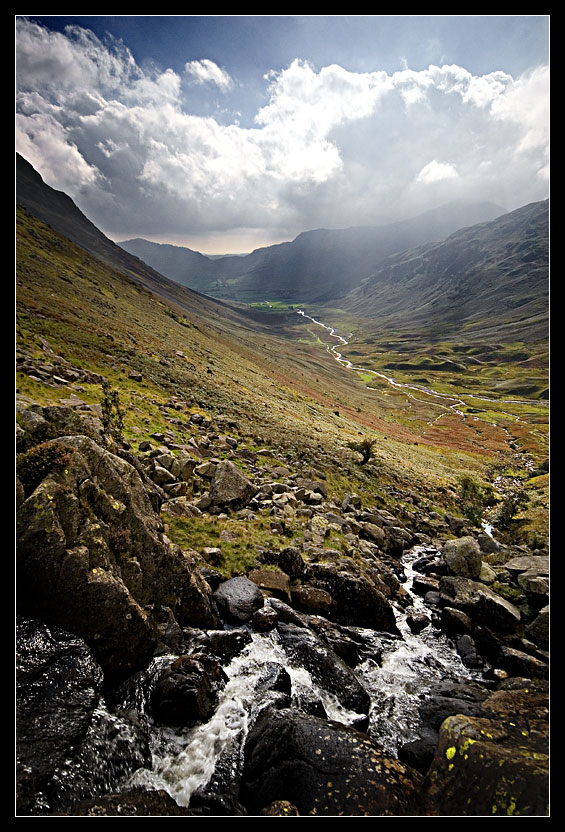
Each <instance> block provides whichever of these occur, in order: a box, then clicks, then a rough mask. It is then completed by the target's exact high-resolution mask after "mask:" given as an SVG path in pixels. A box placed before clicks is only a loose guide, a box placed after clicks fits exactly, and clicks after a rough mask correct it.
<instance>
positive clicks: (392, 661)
mask: <svg viewBox="0 0 565 832" xmlns="http://www.w3.org/2000/svg"><path fill="white" fill-rule="evenodd" d="M423 551H425V547H415V548H414V549H413V550H411V551H410V552H409V553H407V555H406V557H405V560H404V564H403V565H404V568H405V573H406V583H405V587H406V589H407V591H408V592H410V587H411V582H412V567H411V564H412V562H413V561H414V560H415V559H416V558H418V557H419V556H421V555H422V553H423ZM412 609H413V610H414V609H416V611H425V610H426V609H427V608H426V606H425V604H424V602H423V600H422V599H421V598H419V597H418V596H413V608H412ZM428 612H429V610H428ZM397 625H398V628H399V631H400V634H401V635H400V636H391V635H388V634H382V633H376V632H373V631H370V630H365V629H357V628H348V630H349V631H351V630H352V629H354V630H356V632H357V633H358V635H359V636H360V637H361V638H362V640H363V642H364V643H365V644H366V645H368V646H369V647H370V644H371V642H372V641H374V644H375V651H374V652H375V655H377V653H378V652H381V653H382V655H381V658H380V659H379V660H378V661H377V660H375V659H373V658H369V659H365V661H363V662H362V663H361V664H360V665H358V666H357V667H356V668H355V674H356V675H357V678H358V679H359V681H360V682H361V684H362V685H363V686H364V687H365V689H366V690H367V692H368V693H369V694H370V697H371V709H370V714H369V726H368V728H367V733H368V734H369V735H370V736H371V737H372V738H373V739H374V740H376V741H377V742H379V743H380V744H381V745H382V746H383V747H384V748H385V749H386V750H387V751H388V752H389V753H390V754H391V755H392V756H396V755H397V752H398V749H399V748H400V747H401V746H402V745H403V744H404V743H406V742H409V741H411V740H413V739H416V738H417V737H418V729H419V718H418V704H419V703H420V702H421V700H422V697H423V696H425V694H426V691H427V690H428V688H429V687H430V686H433V684H434V683H436V684H437V683H438V682H440V681H445V680H446V679H447V678H453V679H461V678H465V679H471V678H472V673H471V671H469V670H467V669H466V668H465V667H464V666H463V664H462V663H461V660H460V658H459V656H458V654H457V652H456V651H455V649H454V648H453V646H452V645H451V644H450V643H449V641H448V640H447V639H446V638H445V636H443V635H442V634H441V633H440V632H439V631H438V630H436V629H435V628H434V627H433V626H432V624H430V625H429V626H427V627H426V628H425V629H424V630H423V631H422V632H421V633H420V634H418V635H415V634H413V633H412V632H411V631H410V628H409V626H408V624H407V623H406V613H405V612H403V611H401V610H397ZM367 652H368V653H370V652H371V650H370V649H368V651H367ZM168 660H169V657H162V658H160V659H158V660H157V661H155V662H153V664H152V665H151V666H150V668H148V670H147V671H146V672H145V673H144V674H140V675H139V678H138V684H137V685H136V686H134V687H132V688H131V689H130V691H129V693H128V694H127V695H126V697H125V698H124V701H123V702H122V704H121V710H123V711H125V712H127V711H128V709H130V711H132V710H134V711H136V712H137V714H138V715H139V718H140V719H141V720H142V721H143V722H144V727H145V729H146V731H147V732H148V733H149V736H150V751H151V759H152V762H151V765H148V766H146V767H142V768H139V769H138V770H137V771H136V772H135V774H134V775H133V777H132V778H131V779H130V781H129V784H128V785H141V786H144V787H146V788H151V789H164V790H165V791H166V792H168V794H169V795H171V797H173V798H174V800H175V801H176V802H177V803H178V804H179V805H180V806H188V804H189V802H190V800H191V797H192V795H193V794H194V793H195V792H196V791H197V790H198V789H200V788H202V787H205V786H206V785H207V784H209V783H210V782H211V781H213V779H214V777H216V778H217V777H218V776H220V777H221V781H222V783H224V784H226V783H230V782H232V783H234V782H235V783H237V782H238V778H239V775H240V774H241V770H242V766H243V747H244V744H245V738H246V736H247V733H248V731H249V728H250V727H251V725H252V724H253V722H254V720H255V718H256V717H257V715H258V714H259V712H260V711H262V710H263V709H264V708H265V707H266V706H267V705H268V704H269V703H270V702H273V703H276V701H277V698H278V697H280V696H281V694H277V692H276V691H273V690H270V689H268V687H266V686H265V684H264V682H265V675H266V668H269V667H272V666H273V665H274V664H275V665H280V666H281V667H283V668H285V669H286V671H287V672H288V674H289V675H290V679H291V682H292V699H293V700H294V701H296V700H297V699H298V698H300V697H301V696H303V695H307V696H309V697H310V699H311V700H312V698H314V699H319V700H321V702H322V703H323V705H324V708H325V710H326V713H327V715H328V717H329V719H332V720H336V721H338V722H341V723H344V724H348V725H354V724H355V723H356V722H358V720H359V714H356V713H353V712H351V711H347V710H346V709H345V708H344V707H343V706H341V705H340V703H339V702H338V701H337V699H336V698H335V696H332V695H331V694H330V693H328V692H327V691H325V690H324V689H323V688H321V687H320V685H319V684H317V683H316V682H314V681H313V679H312V677H311V676H310V674H309V673H308V671H307V670H305V669H304V667H301V666H300V665H298V664H297V663H296V662H295V661H293V660H292V659H291V658H289V655H288V654H287V653H286V652H285V650H284V647H283V646H282V643H281V641H280V640H279V637H278V635H277V632H276V630H273V631H271V632H270V633H268V634H257V633H254V634H253V638H252V641H251V643H250V644H249V645H248V646H247V647H246V648H245V649H244V650H243V652H242V653H241V654H240V655H239V656H237V657H236V658H235V659H233V661H232V662H231V663H230V664H229V665H228V666H227V667H225V668H224V670H225V673H226V675H227V677H228V682H227V684H226V686H225V688H224V689H223V691H222V692H221V694H220V700H219V704H218V707H217V708H216V711H215V713H214V715H213V716H212V718H211V719H210V720H209V721H208V722H207V723H205V724H203V725H198V726H196V727H194V728H190V729H187V730H181V731H178V730H174V729H171V728H165V727H163V726H159V725H157V724H156V723H155V722H154V721H153V720H152V718H151V716H150V714H149V712H148V708H147V707H146V706H147V701H148V695H149V691H150V689H151V684H152V680H153V679H154V678H155V677H156V675H157V674H158V671H159V668H160V667H161V666H162V665H163V664H164V663H166V662H167V661H168ZM291 707H292V705H291Z"/></svg>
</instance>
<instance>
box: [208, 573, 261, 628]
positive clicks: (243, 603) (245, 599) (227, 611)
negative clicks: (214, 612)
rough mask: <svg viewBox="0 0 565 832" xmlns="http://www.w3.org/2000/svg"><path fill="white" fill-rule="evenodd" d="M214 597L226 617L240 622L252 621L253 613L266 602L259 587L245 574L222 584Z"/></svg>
mask: <svg viewBox="0 0 565 832" xmlns="http://www.w3.org/2000/svg"><path fill="white" fill-rule="evenodd" d="M214 599H215V601H216V603H217V605H218V608H219V609H220V611H221V613H222V615H224V616H225V617H226V619H228V620H231V621H235V622H238V623H240V624H242V623H245V622H246V621H250V620H251V617H252V616H253V613H254V612H255V611H256V610H258V609H261V607H262V606H263V604H264V600H263V594H262V593H261V590H260V589H259V587H258V586H257V585H256V584H254V583H253V581H250V580H249V578H246V577H243V576H240V577H237V578H231V579H230V580H229V581H225V582H224V583H223V584H220V586H219V587H218V589H217V590H216V592H215V593H214Z"/></svg>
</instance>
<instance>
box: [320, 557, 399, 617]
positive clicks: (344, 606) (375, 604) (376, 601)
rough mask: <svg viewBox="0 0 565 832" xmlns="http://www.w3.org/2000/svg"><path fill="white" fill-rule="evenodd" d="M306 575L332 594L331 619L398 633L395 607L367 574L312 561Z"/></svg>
mask: <svg viewBox="0 0 565 832" xmlns="http://www.w3.org/2000/svg"><path fill="white" fill-rule="evenodd" d="M351 569H353V567H351ZM305 578H306V580H307V582H308V583H309V584H310V585H312V586H314V587H317V588H319V589H324V590H325V591H326V592H328V593H329V594H330V595H331V597H332V599H333V604H332V608H331V612H330V617H331V619H332V621H335V622H337V623H338V624H350V625H353V626H357V627H368V628H370V629H373V630H382V631H385V632H389V633H398V628H397V626H396V618H395V615H394V610H393V608H392V606H391V604H390V602H389V600H388V598H387V597H386V596H385V595H384V594H383V592H381V590H380V589H378V588H377V587H376V586H375V584H374V582H373V581H371V580H370V578H369V577H367V576H366V575H365V574H362V573H361V572H359V573H353V572H351V571H349V572H348V571H345V570H343V569H339V568H338V567H337V566H335V565H334V564H314V563H312V564H310V565H309V567H308V569H307V571H306V576H305Z"/></svg>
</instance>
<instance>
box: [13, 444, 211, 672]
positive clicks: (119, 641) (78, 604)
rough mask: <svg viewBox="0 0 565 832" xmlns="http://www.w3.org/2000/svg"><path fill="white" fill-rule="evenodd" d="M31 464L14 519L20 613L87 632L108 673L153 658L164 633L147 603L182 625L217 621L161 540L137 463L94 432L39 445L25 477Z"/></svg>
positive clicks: (192, 576) (196, 578) (202, 586)
mask: <svg viewBox="0 0 565 832" xmlns="http://www.w3.org/2000/svg"><path fill="white" fill-rule="evenodd" d="M53 449H55V451H56V454H57V456H56V459H58V460H59V461H60V462H61V464H58V465H56V464H54V463H53V461H52V456H51V455H50V452H52V451H53ZM34 456H35V457H36V459H33V457H34ZM32 465H33V466H34V468H33V470H36V471H37V473H36V475H35V479H37V480H38V482H35V480H33V479H32V478H31V476H30V475H28V476H27V478H26V482H28V483H29V484H28V486H27V492H24V495H23V497H24V499H23V501H22V503H21V505H20V507H19V511H18V517H17V556H18V561H17V568H18V605H19V609H20V610H21V611H22V612H25V611H30V612H31V613H32V614H34V615H36V616H41V617H42V618H43V619H44V620H45V621H46V622H49V623H52V624H54V625H57V626H60V627H63V628H66V629H68V630H71V631H72V632H74V633H76V634H77V635H80V636H81V637H83V638H84V639H85V641H86V642H87V643H88V644H89V645H90V646H91V648H92V650H93V651H94V653H95V655H96V657H97V658H98V660H99V661H100V663H101V664H102V667H103V668H104V671H105V673H106V674H107V676H108V677H110V678H113V677H119V676H122V677H123V676H125V675H127V674H128V673H131V672H132V671H133V670H135V669H137V668H139V667H141V666H142V665H143V664H144V663H146V662H147V661H148V660H149V658H150V657H151V655H152V653H153V650H154V647H155V644H156V641H157V633H156V631H155V627H154V622H153V620H152V617H151V609H150V608H149V605H155V604H156V605H166V606H167V607H170V608H171V609H172V610H173V611H174V615H175V617H176V618H177V619H178V621H179V622H180V623H182V624H186V625H189V626H204V627H214V626H215V625H216V623H217V620H218V619H217V616H216V614H215V611H214V607H213V603H212V598H211V591H210V587H209V586H208V584H207V583H206V582H205V581H204V580H203V579H202V578H201V577H200V575H199V573H198V571H197V570H196V569H195V567H194V564H193V563H192V562H191V561H190V560H189V559H188V558H187V556H186V555H185V554H184V553H183V552H182V550H181V549H180V548H179V547H178V546H174V545H172V544H171V543H170V541H168V540H167V538H166V537H165V536H164V534H163V524H162V521H161V520H160V518H159V516H158V514H157V513H156V511H155V509H154V506H153V504H152V502H151V499H150V494H149V492H148V491H147V489H146V487H145V483H144V481H143V479H142V477H141V476H140V474H139V472H138V470H137V469H136V468H135V467H134V466H133V465H131V464H130V463H129V462H127V461H125V460H123V459H121V458H120V457H118V456H116V455H115V454H112V453H110V452H109V451H107V450H105V449H104V448H102V447H101V446H100V445H98V444H97V443H96V442H95V441H94V440H92V439H91V438H90V437H87V436H67V437H60V438H59V439H56V440H51V441H50V442H47V443H44V444H43V445H40V446H39V447H38V449H35V450H34V449H32V450H31V451H29V452H28V453H27V454H26V455H25V456H24V457H23V458H22V460H21V462H20V472H21V473H22V476H24V475H25V473H27V469H28V468H31V466H32ZM24 478H25V477H24Z"/></svg>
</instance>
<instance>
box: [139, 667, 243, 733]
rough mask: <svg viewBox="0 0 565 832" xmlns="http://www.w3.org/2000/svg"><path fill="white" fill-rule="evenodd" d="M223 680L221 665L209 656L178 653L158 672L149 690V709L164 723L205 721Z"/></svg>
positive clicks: (213, 706)
mask: <svg viewBox="0 0 565 832" xmlns="http://www.w3.org/2000/svg"><path fill="white" fill-rule="evenodd" d="M226 681H227V677H226V676H225V674H224V673H223V671H222V669H221V667H220V665H219V664H218V663H217V662H216V661H215V660H214V659H212V658H210V657H209V656H206V655H204V654H200V655H198V656H195V655H192V656H181V657H180V658H179V659H176V660H175V661H174V662H173V663H172V664H171V665H170V666H169V667H168V668H166V669H165V670H164V671H163V672H162V673H161V674H160V675H159V679H158V680H157V682H156V684H155V687H154V688H153V691H152V694H151V711H152V713H153V715H154V716H155V718H156V719H157V720H159V722H162V723H164V724H165V725H183V726H191V725H196V724H198V723H201V722H206V721H207V720H208V719H209V718H210V717H211V716H212V714H213V712H214V710H215V707H216V704H217V700H218V692H219V691H220V690H221V689H222V688H223V687H224V685H225V683H226Z"/></svg>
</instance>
